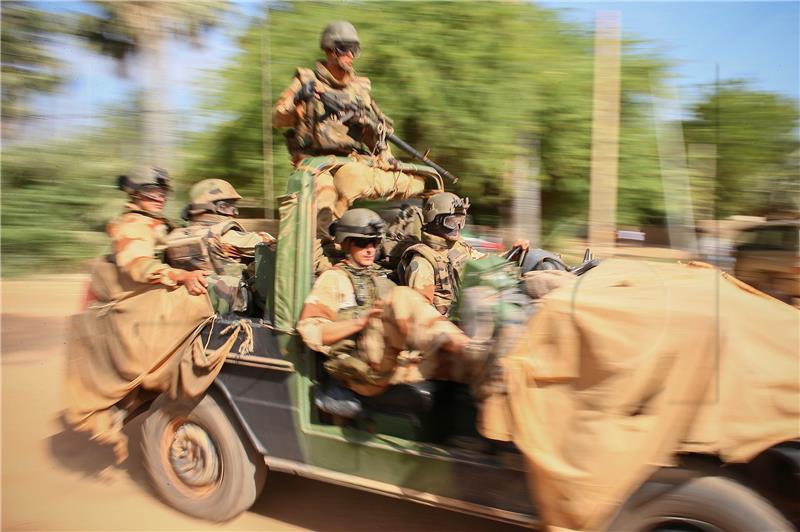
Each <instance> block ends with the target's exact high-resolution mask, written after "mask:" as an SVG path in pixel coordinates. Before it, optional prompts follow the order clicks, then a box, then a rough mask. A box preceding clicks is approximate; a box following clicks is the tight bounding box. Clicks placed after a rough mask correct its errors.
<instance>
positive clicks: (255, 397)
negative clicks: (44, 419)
mask: <svg viewBox="0 0 800 532" xmlns="http://www.w3.org/2000/svg"><path fill="white" fill-rule="evenodd" d="M341 163H342V159H339V158H335V157H320V158H313V159H309V160H307V161H305V164H304V169H303V170H300V171H297V172H295V173H294V174H292V176H291V177H290V179H289V183H288V194H287V195H286V196H284V197H282V198H281V200H280V226H279V231H278V245H277V249H276V250H274V251H273V250H271V249H270V248H268V247H266V246H263V247H261V246H260V247H259V249H258V250H257V254H256V261H257V269H256V293H257V294H258V298H259V300H260V301H259V303H260V304H259V305H258V307H257V308H258V310H257V315H254V316H251V317H250V318H248V320H249V322H250V324H251V326H252V331H253V334H252V340H253V349H252V352H251V353H250V354H247V355H240V354H237V352H238V347H239V345H238V344H237V345H235V346H234V348H233V352H232V353H231V355H230V356H229V357H228V359H227V360H226V362H225V365H224V367H223V369H222V371H221V372H220V374H219V375H218V377H217V378H216V380H215V382H214V383H213V385H212V386H211V387H210V388H209V389H208V390H207V392H206V393H205V394H204V395H203V396H202V397H200V398H198V399H196V400H193V401H174V400H170V399H169V398H168V397H166V396H161V397H158V398H156V399H155V400H154V401H153V402H152V404H150V405H149V408H148V409H147V411H146V412H145V416H146V417H145V420H144V422H143V424H142V427H143V428H142V430H143V434H142V442H143V450H144V459H145V462H146V469H147V471H148V473H149V477H150V480H151V481H152V484H153V486H154V487H155V490H156V491H157V492H158V494H159V495H160V496H161V497H162V498H163V500H164V501H166V502H167V503H168V504H170V505H171V506H173V507H175V508H177V509H178V510H180V511H182V512H185V513H187V514H189V515H192V516H195V517H199V518H203V519H208V520H211V521H226V520H229V519H232V518H234V517H236V516H237V515H238V514H240V513H241V512H244V511H246V510H247V509H248V508H249V507H250V506H251V505H252V504H253V502H254V501H255V500H256V499H257V498H258V496H259V494H260V492H261V490H262V487H263V486H264V484H265V482H268V481H269V472H270V471H279V472H283V473H290V474H296V475H300V476H303V477H307V478H312V479H317V480H322V481H325V482H331V483H334V484H338V485H341V486H347V487H351V488H357V489H361V490H366V491H371V492H374V493H381V494H385V495H388V496H392V497H397V498H401V499H405V500H410V501H415V502H419V503H422V504H427V505H432V506H436V507H441V508H446V509H450V510H454V511H458V512H464V513H469V514H474V515H478V516H483V517H486V518H490V519H495V520H500V521H505V522H510V523H515V524H518V525H522V526H528V527H539V526H540V525H541V524H542V523H541V520H540V518H539V516H538V514H537V511H536V508H535V507H534V505H533V503H532V500H534V499H533V498H532V497H531V493H530V491H529V484H528V481H527V478H526V467H525V463H524V459H523V456H522V455H521V454H520V452H519V450H518V449H517V448H516V447H515V446H514V445H513V444H511V443H502V442H494V441H491V440H487V439H484V438H482V437H481V436H480V435H479V434H478V433H477V431H476V429H475V417H476V413H475V406H474V405H473V403H472V400H471V398H470V395H469V393H468V391H467V389H466V387H465V386H463V385H460V384H457V383H452V382H440V381H426V382H423V383H420V384H414V385H397V386H393V387H391V388H390V389H389V390H388V391H386V392H385V393H383V394H381V395H378V396H375V397H359V398H358V404H357V405H356V409H357V411H358V413H357V415H356V416H354V417H355V419H353V420H352V421H350V422H348V423H339V422H337V420H336V419H335V417H334V416H332V415H330V414H328V413H326V412H325V411H323V410H321V409H320V408H318V407H317V406H316V404H317V403H316V402H315V399H319V398H320V397H323V398H324V396H325V394H326V393H329V392H330V390H331V389H332V388H333V387H335V383H331V382H330V378H329V377H328V376H327V375H326V374H325V372H324V370H323V368H322V364H321V355H319V354H317V353H312V352H309V351H308V350H307V349H306V348H305V346H304V345H303V343H302V342H301V341H300V339H299V337H298V336H297V334H296V333H295V331H294V328H293V326H294V323H295V322H296V320H297V318H298V316H299V314H300V311H301V308H302V305H303V301H304V299H305V297H306V295H307V294H308V292H309V290H310V288H311V285H312V282H313V268H312V259H311V255H312V242H313V238H314V232H313V231H314V212H313V208H314V198H313V179H314V175H315V173H317V172H321V171H325V170H327V169H330V168H331V167H332V166H335V165H337V164H341ZM403 170H404V171H408V172H413V173H416V174H418V175H423V176H425V178H426V179H428V180H429V181H430V183H431V186H430V187H429V188H430V190H429V192H430V191H431V190H441V189H443V185H442V180H441V178H440V177H439V175H438V174H437V173H436V172H435V171H434V170H432V169H431V168H428V167H426V166H421V165H411V164H404V165H403ZM228 323H230V320H226V319H224V318H219V319H217V320H216V321H215V322H214V323H213V324H212V325H211V326H209V327H207V328H206V330H204V331H203V333H202V334H203V338H204V341H205V342H207V346H208V349H214V348H215V347H216V346H218V345H220V344H221V343H222V342H223V341H224V337H223V335H221V334H220V331H221V330H222V329H223V328H224V327H225V326H226V324H228ZM678 465H679V467H672V468H665V469H664V470H662V471H661V472H659V473H658V474H656V475H655V476H654V477H652V478H651V479H650V480H649V481H647V482H646V483H644V484H643V485H642V487H641V489H639V490H638V491H637V492H636V493H635V494H634V496H633V497H632V498H631V499H630V500H629V501H628V502H627V503H626V504H625V505H624V506H623V507H622V508H620V510H619V512H618V516H617V521H616V522H617V523H624V525H619V526H620V527H624V529H626V530H630V529H639V530H699V531H705V530H755V529H760V530H763V529H773V530H774V529H782V528H786V527H788V526H789V525H788V523H787V521H786V518H788V517H791V516H792V515H794V516H795V518H796V514H792V512H796V510H797V508H796V506H794V507H793V506H792V504H795V505H796V502H797V501H796V495H797V493H800V442H786V443H784V444H782V445H778V446H775V447H774V448H772V449H770V450H769V451H767V452H765V453H763V454H762V455H760V456H759V458H758V459H757V460H755V461H753V462H752V463H750V464H742V465H740V466H732V467H726V468H722V467H721V466H720V463H719V462H717V461H715V460H714V459H713V458H709V457H698V456H682V457H680V459H679V460H678ZM746 486H747V487H746ZM792 494H794V495H792ZM762 497H769V499H770V500H771V501H772V503H768V502H766V500H765V499H764V498H762ZM796 522H797V521H796ZM611 529H615V526H614V525H612V527H611ZM616 529H621V528H616Z"/></svg>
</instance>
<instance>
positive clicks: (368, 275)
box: [324, 262, 395, 386]
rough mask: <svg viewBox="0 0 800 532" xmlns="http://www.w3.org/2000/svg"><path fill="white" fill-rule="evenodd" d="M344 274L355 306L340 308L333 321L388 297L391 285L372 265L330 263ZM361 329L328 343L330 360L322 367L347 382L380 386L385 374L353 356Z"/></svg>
mask: <svg viewBox="0 0 800 532" xmlns="http://www.w3.org/2000/svg"><path fill="white" fill-rule="evenodd" d="M334 268H336V269H339V270H341V271H343V272H345V273H346V274H347V277H348V278H349V279H350V282H351V283H352V286H353V291H354V297H355V301H356V305H355V306H352V307H348V308H345V309H340V310H339V311H338V312H337V313H336V321H343V320H350V319H353V318H356V317H358V316H360V315H362V314H363V313H364V312H366V311H367V310H369V309H370V308H372V306H373V305H374V304H375V301H376V300H378V299H381V298H385V297H386V296H388V294H389V291H390V290H391V289H392V287H394V286H395V284H394V283H393V282H391V281H389V280H388V279H387V278H386V277H385V273H386V271H385V270H383V269H381V268H380V267H378V266H377V265H373V266H371V267H369V268H354V267H352V266H350V265H349V264H347V263H344V262H341V263H339V264H337V265H336V266H334ZM362 332H363V331H359V332H357V333H356V334H354V335H352V336H350V337H348V338H344V339H342V340H339V341H338V342H336V343H335V344H333V345H332V346H331V350H330V360H327V361H326V362H325V363H324V366H325V369H326V370H327V371H328V373H330V374H331V375H333V376H334V377H336V378H337V379H339V380H341V381H343V382H344V383H346V384H348V385H352V384H361V385H364V384H367V385H376V386H384V385H386V384H387V383H388V377H389V376H388V375H380V374H378V373H377V372H375V370H373V369H372V368H371V367H370V366H369V365H368V364H367V363H366V362H364V361H363V360H361V358H359V357H358V356H357V353H356V348H357V342H358V339H359V337H360V336H361V334H362Z"/></svg>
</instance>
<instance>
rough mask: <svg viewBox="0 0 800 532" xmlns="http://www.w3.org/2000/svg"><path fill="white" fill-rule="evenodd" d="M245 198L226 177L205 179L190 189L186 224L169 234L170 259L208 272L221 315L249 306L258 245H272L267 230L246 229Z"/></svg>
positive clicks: (185, 217) (172, 262)
mask: <svg viewBox="0 0 800 532" xmlns="http://www.w3.org/2000/svg"><path fill="white" fill-rule="evenodd" d="M241 198H242V197H241V196H240V195H239V193H237V192H236V189H235V188H233V186H232V185H231V184H230V183H228V182H227V181H224V180H222V179H204V180H203V181H200V182H198V183H195V184H194V186H192V188H191V189H190V191H189V201H190V203H189V205H187V206H186V207H185V208H184V210H183V218H184V219H185V220H187V221H188V222H189V225H188V226H187V227H183V228H179V229H175V230H174V231H172V233H170V235H169V238H168V247H167V259H168V261H169V262H170V264H173V265H174V266H178V267H181V268H185V269H187V270H208V271H213V272H214V274H213V275H211V276H209V277H208V281H209V285H210V287H211V290H210V292H209V293H210V295H211V300H212V303H213V305H214V309H215V310H216V311H217V312H218V313H219V314H227V313H229V312H238V313H242V312H245V311H246V310H247V302H248V297H247V290H246V288H245V286H246V284H247V283H248V281H249V280H250V279H251V278H252V277H253V275H254V273H255V272H253V271H252V265H253V259H254V258H255V247H256V245H257V244H261V243H266V244H273V243H274V242H275V239H274V238H273V237H272V236H271V235H269V234H268V233H263V232H249V231H246V230H245V229H244V228H243V227H242V226H241V224H239V222H237V221H236V219H235V218H236V216H238V215H239V210H238V209H237V208H236V202H238V201H239V200H240V199H241Z"/></svg>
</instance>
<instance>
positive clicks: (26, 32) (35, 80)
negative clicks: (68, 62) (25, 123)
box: [0, 2, 64, 133]
mask: <svg viewBox="0 0 800 532" xmlns="http://www.w3.org/2000/svg"><path fill="white" fill-rule="evenodd" d="M0 19H2V31H0V40H2V46H1V47H0V59H1V60H2V73H3V91H2V94H3V95H2V117H3V122H4V127H3V129H4V132H6V133H7V132H8V129H9V126H10V125H13V124H14V123H15V122H17V121H18V120H19V119H20V118H22V117H23V115H25V114H26V113H27V112H29V109H28V107H27V105H26V103H27V100H28V98H29V97H31V96H33V95H35V94H42V93H45V94H46V93H49V92H52V91H54V90H55V89H56V88H57V87H58V86H59V84H60V83H61V82H62V81H63V79H64V78H63V74H62V68H63V65H62V64H61V62H60V61H59V60H58V59H56V58H55V57H53V55H52V54H51V53H50V51H49V50H48V49H47V46H48V44H51V43H52V42H53V37H54V35H56V34H58V33H60V32H62V31H63V29H64V25H63V17H61V16H60V15H57V14H55V13H44V12H43V11H41V10H39V9H36V8H35V7H33V6H32V5H31V4H29V3H22V2H3V3H2V4H0Z"/></svg>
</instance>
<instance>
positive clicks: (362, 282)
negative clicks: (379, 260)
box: [297, 209, 467, 395]
mask: <svg viewBox="0 0 800 532" xmlns="http://www.w3.org/2000/svg"><path fill="white" fill-rule="evenodd" d="M385 226H386V225H385V222H384V221H383V220H382V219H381V217H380V216H378V215H377V214H375V213H374V212H372V211H370V210H369V209H351V210H350V211H348V212H346V213H345V214H344V215H343V216H342V218H341V219H340V220H339V221H338V222H337V225H336V235H335V239H336V243H338V244H344V245H345V248H346V249H348V250H352V249H353V247H352V246H348V245H347V239H349V238H353V239H357V240H362V241H363V240H367V241H369V240H371V241H372V242H373V243H374V244H375V245H376V246H377V245H378V244H379V242H380V240H381V239H382V238H383V235H384V229H385ZM367 245H368V244H367ZM361 249H367V248H361ZM385 273H387V272H386V271H385V270H382V269H381V268H380V267H379V266H377V265H375V264H371V265H369V266H359V265H358V263H357V262H356V261H355V260H354V259H352V257H348V258H346V259H345V260H344V261H342V262H340V263H339V264H337V265H336V266H334V267H333V268H332V269H329V270H327V271H325V272H324V273H323V274H322V275H320V277H319V278H318V279H317V282H316V283H314V287H313V288H312V289H311V293H310V294H309V296H308V298H306V301H305V305H304V306H303V311H302V314H301V316H300V321H299V322H298V324H297V331H298V333H299V334H300V336H301V337H302V338H303V341H304V342H305V343H306V345H308V347H309V348H311V349H312V350H314V351H317V352H320V353H323V354H325V355H327V356H328V357H329V358H328V361H327V362H326V363H325V368H326V370H327V371H328V372H329V373H330V374H331V375H333V376H334V377H336V378H337V379H338V380H340V381H342V382H343V383H344V384H346V385H347V386H348V387H350V388H351V389H352V390H353V391H355V392H357V393H360V394H362V395H375V394H378V393H380V392H382V391H383V390H385V389H386V387H387V386H389V385H391V384H396V383H402V382H415V381H420V380H424V379H425V378H432V377H434V376H436V372H437V365H438V359H439V354H438V351H439V348H440V347H441V346H442V345H443V344H444V343H447V342H449V341H454V342H456V343H466V340H467V339H466V337H465V336H464V334H463V333H462V332H461V331H460V330H459V329H458V327H456V326H455V325H453V324H452V323H450V322H449V321H448V320H447V319H445V318H444V317H442V316H441V315H440V314H439V313H438V312H436V311H435V310H434V309H433V308H432V307H430V306H429V305H426V304H425V300H424V299H423V298H422V297H421V296H420V295H419V294H417V293H416V292H414V291H413V290H411V289H409V288H407V287H398V286H396V285H395V284H394V283H392V282H391V281H389V280H388V279H387V278H386V275H385ZM379 300H380V301H381V302H382V303H383V305H382V309H383V312H382V316H381V317H373V318H372V319H370V320H369V322H368V323H367V324H366V327H364V328H362V329H360V330H358V331H357V332H355V333H353V334H352V335H351V336H350V337H347V338H342V339H341V340H339V341H338V342H335V343H334V344H332V345H325V344H324V343H323V338H324V329H325V326H326V325H328V324H330V323H333V322H345V321H348V320H354V319H357V318H359V317H360V316H362V315H364V314H367V313H369V312H370V311H371V310H372V309H373V308H375V304H376V303H377V302H378V301H379Z"/></svg>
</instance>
